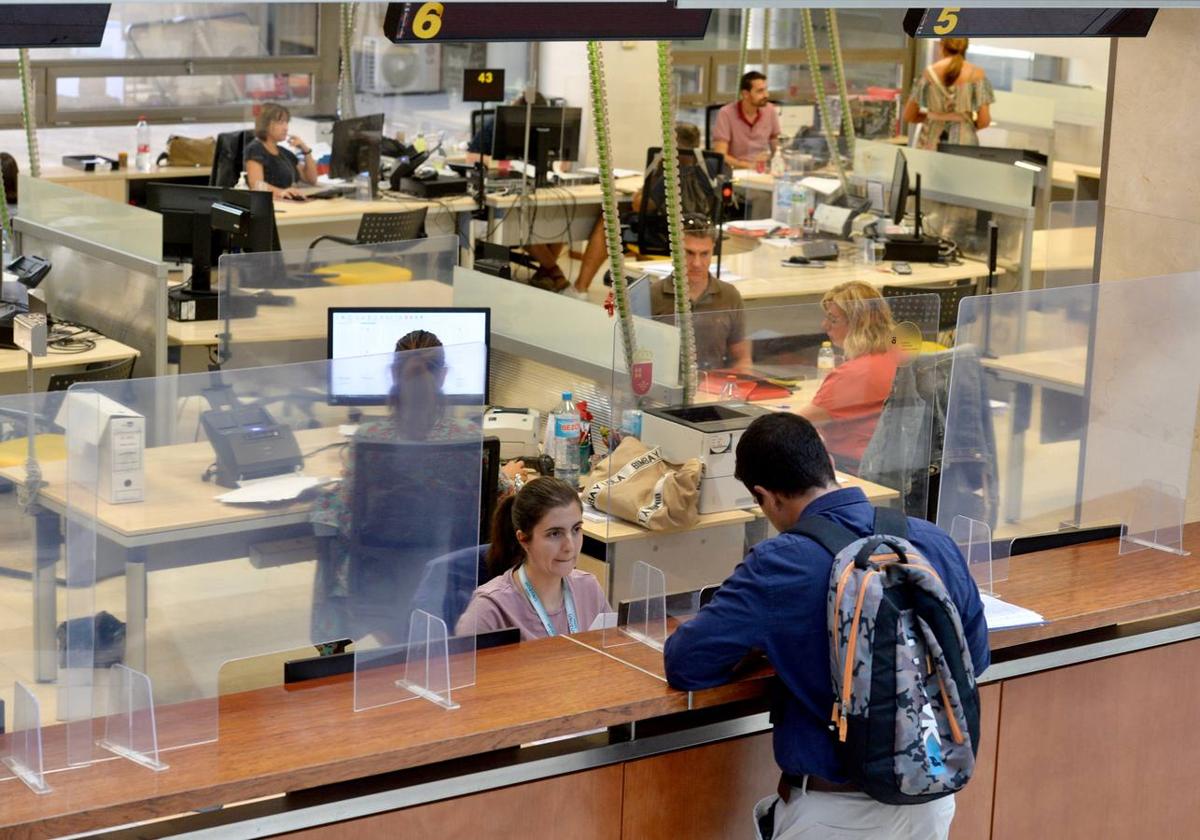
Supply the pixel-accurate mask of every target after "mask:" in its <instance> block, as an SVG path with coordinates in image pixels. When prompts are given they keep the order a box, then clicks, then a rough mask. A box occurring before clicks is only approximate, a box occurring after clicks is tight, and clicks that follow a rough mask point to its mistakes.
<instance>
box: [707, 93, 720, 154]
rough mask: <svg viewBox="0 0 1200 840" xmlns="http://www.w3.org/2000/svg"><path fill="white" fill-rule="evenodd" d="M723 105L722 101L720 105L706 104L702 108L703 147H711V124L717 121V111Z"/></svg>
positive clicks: (713, 124)
mask: <svg viewBox="0 0 1200 840" xmlns="http://www.w3.org/2000/svg"><path fill="white" fill-rule="evenodd" d="M724 107H725V103H724V102H722V103H721V104H720V105H707V106H705V108H704V148H706V149H711V148H712V133H713V126H715V125H716V122H717V111H720V110H721V109H722V108H724Z"/></svg>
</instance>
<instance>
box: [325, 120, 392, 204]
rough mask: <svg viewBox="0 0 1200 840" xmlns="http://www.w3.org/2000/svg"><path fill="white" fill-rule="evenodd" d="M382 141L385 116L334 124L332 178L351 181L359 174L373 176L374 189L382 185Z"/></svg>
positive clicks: (372, 184)
mask: <svg viewBox="0 0 1200 840" xmlns="http://www.w3.org/2000/svg"><path fill="white" fill-rule="evenodd" d="M382 142H383V114H370V115H369V116H366V117H355V118H353V119H349V120H338V121H337V122H335V123H334V124H333V150H332V152H331V153H330V155H329V177H330V178H341V179H342V180H344V181H351V180H353V179H354V177H355V176H356V175H358V173H360V172H368V173H370V175H371V190H372V191H374V189H375V185H376V184H378V183H379V148H380V144H381V143H382Z"/></svg>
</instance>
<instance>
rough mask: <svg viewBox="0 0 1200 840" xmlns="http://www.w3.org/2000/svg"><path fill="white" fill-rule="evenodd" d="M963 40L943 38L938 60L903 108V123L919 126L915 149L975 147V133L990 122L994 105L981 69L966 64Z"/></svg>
mask: <svg viewBox="0 0 1200 840" xmlns="http://www.w3.org/2000/svg"><path fill="white" fill-rule="evenodd" d="M967 45H968V40H967V39H966V38H943V39H942V41H941V53H942V57H941V59H940V60H938V61H936V62H934V63H933V64H931V65H929V66H928V67H926V68H925V72H924V73H922V74H921V78H919V79H918V80H917V81H916V83H914V84H913V91H912V96H911V97H909V100H908V103H907V104H906V105H905V106H904V121H905V122H906V123H908V124H910V125H912V124H913V123H920V125H921V132H920V134H919V135H918V136H917V148H919V149H934V150H936V149H937V147H938V144H940V143H955V144H962V145H966V146H978V145H979V136H978V135H977V134H976V132H977V131H979V130H981V129H984V128H987V127H988V125H990V124H991V121H992V118H991V114H990V111H989V106H990V105H991V104H992V103H993V102H995V101H996V94H995V93H993V92H992V83H991V82H990V81H988V77H987V74H986V73H984V72H983V68H982V67H978V66H976V65H974V64H971V63H970V62H968V61H967V60H966V58H965V56H966V54H967Z"/></svg>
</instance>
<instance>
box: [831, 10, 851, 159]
mask: <svg viewBox="0 0 1200 840" xmlns="http://www.w3.org/2000/svg"><path fill="white" fill-rule="evenodd" d="M825 18H826V20H827V22H828V24H829V54H830V63H831V64H832V65H833V78H834V81H835V82H836V83H837V91H838V98H839V99H840V100H841V103H842V134H843V135H844V136H845V138H846V151H847V152H849V154H850V159H851V160H854V140H855V137H854V115H853V114H851V113H850V94H849V92H848V91H847V89H846V65H845V63H844V62H843V61H842V36H841V35H839V34H838V22H837V9H826V10H825Z"/></svg>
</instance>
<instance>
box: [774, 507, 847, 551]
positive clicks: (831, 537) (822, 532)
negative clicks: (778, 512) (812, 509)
mask: <svg viewBox="0 0 1200 840" xmlns="http://www.w3.org/2000/svg"><path fill="white" fill-rule="evenodd" d="M787 533H789V534H799V535H800V536H802V537H808V538H809V539H810V540H812V541H813V542H815V543H817V545H819V546H821V547H822V548H824V549H825V550H826V551H828V552H829V553H830V554H832V555H833V556H834V557H837V556H838V553H839V552H840V551H841V550H842V549H843V548H845V547H846V546H848V545H850V543H852V542H854V541H855V540H857V539H860V537H859V536H858V534H855V533H854V532H853V531H851V530H850V529H849V528H846V527H843V526H841V525H839V524H837V523H836V522H834V521H833V520H832V519H826V518H825V517H823V516H802V517H800V521H799V522H797V523H796V524H795V525H793V526H792V527H791V528H789V529H788V530H787Z"/></svg>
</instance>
